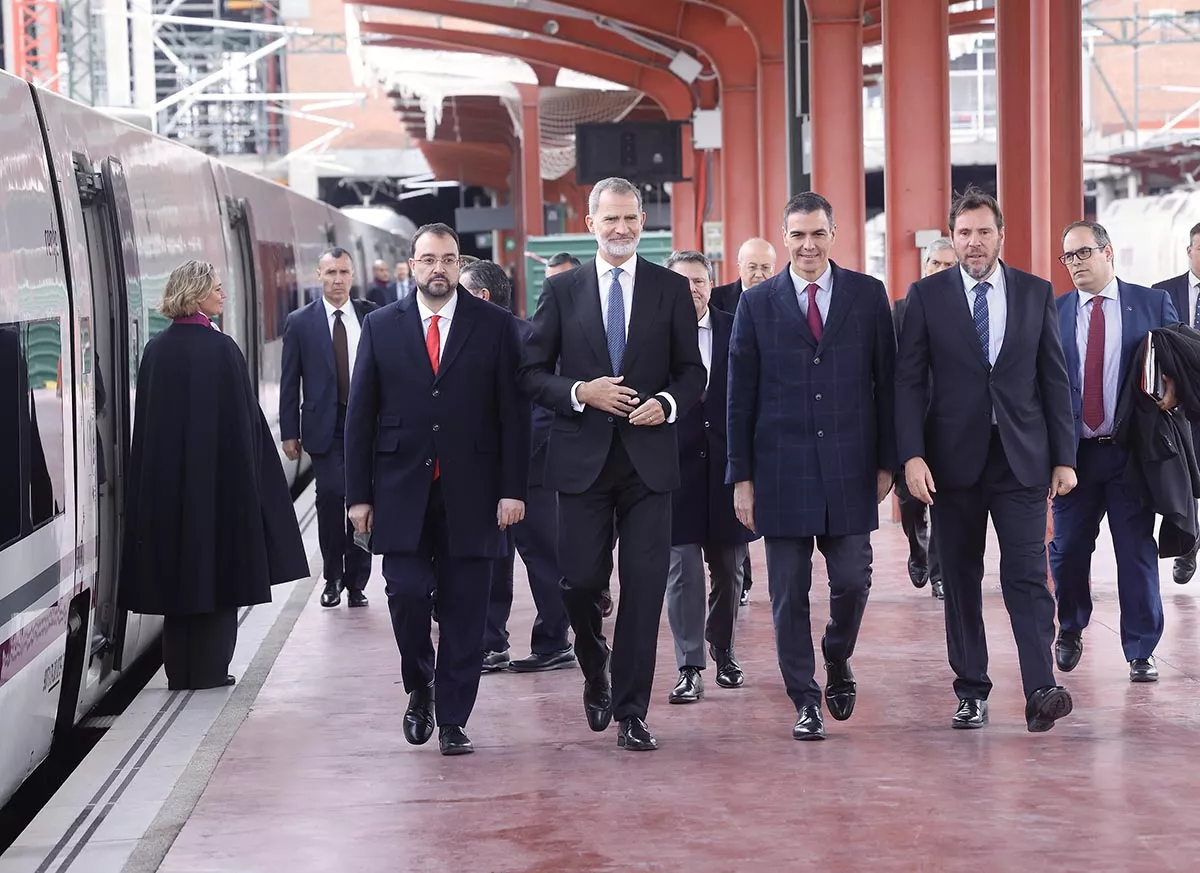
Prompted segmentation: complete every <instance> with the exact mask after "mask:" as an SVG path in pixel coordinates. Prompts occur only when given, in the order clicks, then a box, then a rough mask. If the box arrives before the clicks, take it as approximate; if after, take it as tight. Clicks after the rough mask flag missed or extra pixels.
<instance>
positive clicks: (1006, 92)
mask: <svg viewBox="0 0 1200 873" xmlns="http://www.w3.org/2000/svg"><path fill="white" fill-rule="evenodd" d="M1036 2H1037V0H1004V2H1003V3H997V4H996V87H997V117H998V126H999V133H998V143H997V149H996V151H997V161H996V164H997V166H996V175H997V178H998V188H999V200H1000V208H1001V209H1002V210H1004V215H1005V219H1006V226H1005V230H1004V251H1003V253H1002V254H1003V257H1004V259H1005V260H1006V261H1007V262H1008V263H1010V264H1012V265H1013V266H1014V267H1017V268H1018V269H1022V270H1028V269H1030V267H1031V266H1032V260H1033V253H1032V244H1033V230H1032V228H1031V227H1030V222H1031V220H1032V214H1033V208H1032V195H1031V191H1032V188H1033V167H1032V166H1031V159H1032V152H1031V148H1030V137H1031V134H1032V131H1031V113H1030V106H1029V104H1030V96H1031V93H1032V86H1031V69H1030V61H1031V46H1030V38H1031V11H1032V10H1031V7H1032V6H1033V5H1034V4H1035V3H1036Z"/></svg>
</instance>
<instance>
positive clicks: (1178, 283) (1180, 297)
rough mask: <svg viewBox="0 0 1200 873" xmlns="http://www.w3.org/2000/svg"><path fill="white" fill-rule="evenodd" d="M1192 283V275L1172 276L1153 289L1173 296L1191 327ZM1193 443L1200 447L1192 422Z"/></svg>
mask: <svg viewBox="0 0 1200 873" xmlns="http://www.w3.org/2000/svg"><path fill="white" fill-rule="evenodd" d="M1190 282H1191V273H1190V272H1188V273H1184V274H1183V275H1181V276H1172V277H1171V278H1170V279H1164V280H1163V281H1161V282H1156V283H1155V284H1154V285H1153V287H1154V288H1157V289H1159V290H1161V291H1166V292H1167V293H1168V294H1170V295H1171V304H1172V305H1173V306H1174V307H1175V315H1176V316H1178V318H1179V321H1181V322H1182V323H1183V324H1186V325H1188V326H1189V327H1190V326H1191V324H1192V319H1193V318H1194V316H1195V314H1196V313H1194V312H1192V311H1191V301H1190V299H1189V298H1190V297H1191V295H1190V294H1189V293H1188V291H1189V288H1188V285H1189V283H1190ZM1192 442H1193V443H1194V444H1196V445H1200V424H1198V423H1196V422H1192Z"/></svg>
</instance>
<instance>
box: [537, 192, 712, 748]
mask: <svg viewBox="0 0 1200 873" xmlns="http://www.w3.org/2000/svg"><path fill="white" fill-rule="evenodd" d="M645 220H646V216H645V213H644V212H643V211H642V198H641V193H640V192H639V191H638V189H637V188H636V187H635V186H634V185H632V184H630V183H629V182H628V181H626V180H625V179H618V178H610V179H604V180H601V181H600V182H597V183H596V185H595V186H594V187H593V188H592V192H591V196H590V197H589V199H588V217H587V224H588V228H589V229H590V230H591V231H592V232H593V233H594V234H595V235H596V242H597V243H598V245H599V251H598V254H597V258H596V260H595V261H592V262H589V263H586V264H584V265H583V266H581V267H578V268H576V269H574V270H571V271H570V272H567V273H564V274H563V275H561V276H552V277H551V278H549V279H547V280H546V284H545V286H544V287H543V289H542V295H541V297H540V298H539V300H538V305H537V312H536V313H535V314H534V316H533V335H532V336H531V337H530V339H529V342H528V343H527V344H526V346H525V353H524V357H523V361H522V365H521V381H522V385H523V386H524V387H525V390H526V391H527V392H528V393H529V394H530V395H531V396H532V398H533V401H534V402H535V403H539V404H541V405H542V406H545V407H548V408H550V409H553V410H554V412H555V419H554V424H553V426H552V428H551V433H550V444H549V446H548V447H547V452H546V486H547V487H549V488H551V489H553V490H556V491H558V494H559V497H558V530H559V539H558V545H559V548H558V556H559V570H560V571H561V572H562V575H563V581H562V585H563V599H564V602H565V603H566V606H567V615H568V616H570V619H571V627H572V628H573V629H574V631H575V655H576V657H577V658H578V659H579V666H580V668H581V669H582V671H583V676H584V692H583V699H584V709H585V712H586V714H587V719H588V724H589V726H590V727H591V728H592V730H595V731H602V730H604V729H605V728H607V727H608V724H609V722H610V721H611V720H612V718H613V717H614V716H615V717H616V718H617V720H618V721H620V723H621V729H620V733H619V735H618V737H617V745H618V746H620V747H621V748H625V749H629V750H632V751H647V750H650V749H654V748H656V747H657V740H656V739H655V738H654V735H653V734H651V733H650V730H649V729H648V728H647V727H646V722H645V718H646V711H647V709H648V707H649V705H650V691H651V687H652V685H653V682H654V661H655V649H656V647H657V642H658V625H659V619H660V618H661V616H662V604H663V594H664V592H665V590H666V585H667V569H668V565H669V562H670V551H671V549H670V536H671V491H673V490H674V489H676V488H678V487H679V448H678V445H677V443H676V439H675V429H674V428H673V427H671V424H672V423H674V422H675V421H677V420H678V418H679V417H680V416H681V415H685V414H686V413H687V411H688V410H689V409H691V407H692V406H693V405H695V403H696V401H697V400H699V399H700V392H701V391H702V390H703V388H704V381H705V371H704V363H703V362H702V361H701V359H700V347H699V344H698V340H697V329H696V312H695V309H694V308H693V307H692V301H691V294H690V293H689V291H688V283H687V280H686V279H684V278H683V277H682V276H680V275H679V274H678V273H672V272H671V271H670V270H667V269H664V268H663V267H660V266H657V265H655V264H652V263H650V262H649V261H647V260H645V259H643V258H639V257H637V254H636V253H637V244H638V240H639V239H640V237H641V234H642V226H643V224H644V223H645ZM556 364H558V365H559V367H558V371H557V372H556ZM614 519H615V522H616V532H617V534H618V535H619V537H620V581H621V598H620V605H619V606H618V608H617V625H616V626H617V631H616V633H617V637H618V639H616V640H615V641H614V648H613V650H612V659H611V661H612V668H611V673H612V678H611V683H610V679H609V649H608V645H607V643H606V641H605V639H604V636H603V632H602V623H601V622H602V619H601V597H602V592H603V591H604V588H605V587H606V586H607V584H608V580H609V576H610V575H611V574H612V553H613V522H614Z"/></svg>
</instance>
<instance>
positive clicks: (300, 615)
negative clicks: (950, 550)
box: [0, 522, 1200, 873]
mask: <svg viewBox="0 0 1200 873" xmlns="http://www.w3.org/2000/svg"><path fill="white" fill-rule="evenodd" d="M306 536H307V537H309V539H310V543H309V544H310V545H311V546H313V547H314V548H315V544H313V543H311V539H312V538H313V537H314V536H315V526H313V530H311V531H308V532H306ZM1106 537H1107V531H1104V532H1102V537H1101V542H1100V545H1099V547H1098V550H1097V554H1096V560H1095V568H1094V576H1095V587H1096V588H1097V602H1096V610H1095V614H1094V616H1093V620H1092V625H1091V627H1090V629H1089V631H1088V632H1087V634H1086V636H1085V639H1086V643H1087V650H1086V652H1085V655H1084V658H1083V661H1082V663H1081V664H1080V666H1079V667H1078V668H1077V669H1076V670H1075V671H1074V672H1073V673H1071V674H1069V675H1067V676H1066V677H1064V678H1063V680H1062V681H1064V684H1066V685H1067V687H1068V688H1070V690H1071V692H1072V694H1073V695H1074V699H1075V711H1074V713H1073V714H1072V715H1071V716H1070V717H1069V718H1067V719H1065V720H1063V721H1061V722H1059V723H1058V725H1057V726H1056V727H1055V729H1054V730H1053V731H1051V732H1050V733H1048V734H1030V733H1028V732H1027V731H1026V730H1025V723H1024V717H1023V700H1022V696H1021V690H1020V682H1019V678H1018V675H1017V661H1016V653H1015V647H1014V645H1013V642H1012V636H1011V632H1010V629H1009V626H1008V619H1007V615H1006V613H1005V612H1004V606H1003V602H1002V599H1001V595H1000V591H999V585H998V575H997V574H998V566H997V560H996V551H995V546H994V543H993V544H992V546H991V547H990V549H989V559H990V560H989V564H988V572H987V576H986V577H985V580H984V589H985V607H984V608H985V615H986V621H987V626H988V631H989V645H990V649H991V653H992V657H991V675H992V678H993V680H994V682H995V689H994V691H993V694H992V698H991V724H990V726H989V727H987V728H986V729H984V730H980V731H954V730H951V729H950V727H949V724H950V717H951V715H952V714H953V712H954V708H955V700H954V695H953V692H952V690H951V678H952V677H951V672H950V669H949V667H948V665H947V663H946V650H945V638H944V627H943V618H942V604H941V602H939V601H937V600H934V599H933V598H932V597H930V595H929V591H928V588H925V589H922V590H916V589H914V588H913V587H912V585H911V584H910V583H909V581H908V576H907V572H906V570H905V557H906V546H905V541H904V538H903V535H902V533H901V531H900V529H899V526H898V525H894V524H891V523H890V522H885V523H884V524H883V526H882V529H881V530H880V531H879V532H878V534H877V535H876V536H875V538H874V544H875V577H874V585H873V588H872V591H871V600H870V603H869V605H868V608H867V613H866V619H865V623H864V626H863V630H862V634H861V637H860V642H859V647H858V650H857V651H856V654H855V657H854V660H853V666H854V670H855V673H856V677H857V679H858V683H859V698H858V705H857V709H856V711H855V713H854V716H853V718H852V719H851V720H850V721H848V722H844V723H842V722H834V721H832V720H831V719H829V720H827V723H826V728H827V731H828V736H829V739H828V740H827V741H826V742H823V743H797V742H795V741H794V740H792V739H791V735H790V731H791V726H792V722H793V720H794V710H793V709H792V707H791V704H790V702H789V701H788V699H787V696H786V694H785V693H784V689H783V683H782V680H781V678H780V675H779V670H778V667H777V665H776V662H775V652H774V642H773V632H772V626H771V617H770V607H769V603H768V601H767V597H766V585H765V578H766V572H765V566H764V555H763V550H762V545H761V543H759V544H755V545H754V547H753V551H752V556H753V560H754V563H755V571H756V574H755V579H756V585H755V589H754V591H753V593H752V601H751V603H750V605H749V606H748V607H745V608H744V609H743V611H742V614H741V616H740V617H739V620H738V642H737V648H738V653H739V656H740V660H741V662H742V664H743V667H744V668H745V671H746V677H747V679H746V685H745V687H743V688H741V689H735V690H727V689H722V688H718V687H717V686H716V684H715V682H714V681H711V675H712V672H711V670H709V671H708V676H707V677H706V679H708V680H709V681H707V682H706V696H705V698H704V699H703V700H702V701H701V702H699V703H696V704H692V705H686V706H671V705H668V704H667V700H666V698H667V694H668V692H669V691H670V689H671V687H672V685H673V683H674V679H675V676H676V672H675V668H674V658H673V656H672V650H671V637H670V632H669V629H668V628H667V625H666V617H665V615H664V617H663V628H662V633H661V634H660V638H659V655H658V670H657V675H656V682H655V692H654V700H653V703H652V705H651V710H650V715H649V719H648V721H649V724H650V726H651V727H652V729H653V730H654V731H655V733H656V734H657V736H658V738H659V742H660V748H659V749H658V751H656V752H655V753H653V754H642V755H632V754H627V753H626V752H624V751H622V750H619V749H618V748H617V745H616V728H615V726H614V727H610V729H609V730H608V731H607V732H605V733H603V734H594V733H592V732H591V731H589V730H588V728H587V725H586V722H585V720H584V716H583V707H582V702H581V686H582V682H581V680H580V677H579V674H578V671H577V670H561V671H555V672H550V673H543V674H533V675H528V674H527V675H521V674H511V673H500V674H493V675H485V676H484V677H483V679H482V682H481V688H480V693H479V700H478V704H477V706H476V709H475V712H474V715H473V716H472V719H471V723H470V725H469V726H468V729H469V732H470V735H471V738H472V740H473V741H474V743H475V747H476V754H474V755H469V756H465V757H460V758H444V757H442V756H441V755H439V754H438V749H437V743H436V742H431V743H429V744H428V745H426V746H423V747H412V746H409V745H407V744H406V743H405V741H404V738H403V734H402V731H401V717H402V714H403V711H404V707H405V705H406V697H405V695H404V692H403V689H402V687H401V685H400V678H399V662H398V656H397V654H396V651H395V646H394V642H393V640H392V633H391V627H390V624H389V620H388V614H387V610H386V604H385V598H384V595H383V586H382V579H381V577H380V576H379V573H378V569H379V562H378V559H377V560H376V574H375V576H374V577H373V578H372V581H371V584H370V585H369V586H368V589H367V594H368V596H369V597H371V605H370V607H369V608H367V609H359V610H353V611H350V610H347V609H346V607H345V606H344V605H343V606H342V607H339V608H337V609H322V608H321V607H320V605H319V603H318V598H319V593H320V587H319V586H318V585H317V584H316V580H315V579H309V580H307V581H304V582H301V583H295V584H293V585H290V586H282V587H280V588H278V589H276V592H275V593H276V598H275V601H274V602H273V603H272V604H269V605H265V606H261V607H255V608H253V609H252V610H250V611H249V613H247V614H246V615H245V616H244V617H243V625H242V631H241V635H240V638H239V642H238V653H237V657H236V659H235V662H234V672H235V674H236V675H237V676H238V684H237V685H236V686H235V687H233V688H230V689H220V690H213V691H205V692H190V693H187V692H169V691H167V690H166V685H165V679H164V678H163V676H162V674H161V672H160V674H159V675H158V676H157V677H156V678H155V679H154V680H153V681H152V682H151V683H150V685H148V686H147V687H146V689H145V690H144V691H143V692H142V693H141V695H140V696H139V697H138V699H137V700H136V701H135V703H134V704H133V705H132V706H131V707H130V708H129V709H128V710H127V711H126V712H125V713H124V714H123V715H121V716H120V717H119V718H118V719H117V721H116V722H115V723H114V724H113V725H112V727H111V729H110V731H109V733H108V734H107V735H106V737H105V738H104V740H103V741H102V742H101V743H100V744H99V745H98V746H97V747H96V749H95V750H93V752H92V754H91V755H89V757H88V759H87V760H86V761H85V762H84V764H83V765H82V766H81V767H80V768H79V769H78V770H77V771H76V772H75V773H74V774H73V775H72V777H71V778H70V780H69V781H68V782H67V783H66V784H65V785H64V786H63V788H62V790H61V791H60V792H59V793H58V795H56V796H55V798H54V799H53V801H52V802H51V803H50V804H49V805H48V806H47V807H46V808H45V809H43V811H42V812H41V814H40V815H39V816H38V817H37V819H36V820H35V821H34V822H33V823H32V824H31V825H30V827H29V828H27V829H26V831H25V832H24V833H23V834H22V836H21V837H20V839H19V840H18V841H17V842H16V843H15V844H14V845H13V846H12V847H11V848H10V849H9V850H8V852H6V853H5V854H4V855H3V857H0V873H34V871H36V873H52V871H72V873H76V871H82V873H117V871H125V873H150V871H161V873H213V871H221V873H342V871H347V873H349V871H353V873H375V871H381V873H382V871H388V873H390V871H394V870H406V871H417V873H435V871H436V873H441V871H454V873H458V871H473V873H483V871H488V873H517V871H522V873H574V871H597V873H598V871H631V870H642V871H664V873H666V871H672V873H673V871H695V873H708V871H714V873H715V871H729V870H737V871H784V870H797V869H819V870H836V871H854V870H871V871H917V870H920V871H943V870H944V871H961V870H977V871H1014V870H1024V869H1029V870H1035V869H1036V870H1061V871H1085V870H1086V871H1089V873H1100V871H1123V873H1133V871H1170V870H1181V871H1182V870H1194V869H1195V866H1196V861H1197V858H1200V815H1198V814H1197V809H1198V807H1200V784H1198V781H1197V779H1196V777H1195V762H1196V761H1197V760H1198V759H1200V693H1198V691H1200V686H1198V684H1197V676H1198V675H1200V627H1198V625H1200V601H1198V598H1197V591H1200V587H1198V586H1200V580H1197V581H1195V582H1193V583H1191V584H1190V585H1187V586H1178V585H1175V584H1174V583H1173V582H1172V581H1171V575H1170V562H1166V561H1164V562H1163V563H1162V579H1163V580H1164V581H1163V594H1164V606H1165V610H1166V623H1167V629H1166V636H1165V637H1164V639H1163V642H1162V644H1161V646H1160V647H1159V651H1158V664H1159V669H1160V671H1161V679H1160V681H1159V682H1158V683H1156V684H1145V685H1134V684H1131V683H1130V682H1129V680H1128V670H1127V667H1126V665H1125V662H1124V660H1123V658H1122V655H1121V649H1120V643H1119V636H1118V631H1117V601H1116V592H1115V562H1114V559H1113V555H1112V551H1111V545H1110V544H1108V543H1106V542H1105V538H1106ZM314 566H315V564H314ZM517 573H518V577H517V582H516V589H517V597H516V602H515V603H514V610H513V617H512V621H511V622H510V631H511V635H512V646H513V654H514V656H515V657H520V656H523V655H524V654H525V653H526V646H527V641H528V633H529V628H530V625H531V623H532V619H533V605H532V601H531V599H530V597H529V593H528V587H527V586H526V584H525V580H524V577H523V575H522V573H523V569H522V567H521V564H520V562H519V561H518V563H517ZM814 576H815V579H817V580H819V579H822V578H823V567H820V566H819V567H818V570H817V571H816V573H815V574H814ZM824 590H825V589H824V585H822V584H816V585H814V592H823V591H824ZM614 594H616V595H617V596H619V589H618V588H617V586H616V585H615V584H614ZM814 601H815V602H814V609H813V611H814V621H823V620H824V615H825V614H827V613H826V612H825V611H824V608H823V606H822V605H821V601H820V597H819V596H816V597H814ZM608 625H609V629H610V630H611V621H610V622H609V623H608Z"/></svg>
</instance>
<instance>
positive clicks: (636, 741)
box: [617, 716, 658, 752]
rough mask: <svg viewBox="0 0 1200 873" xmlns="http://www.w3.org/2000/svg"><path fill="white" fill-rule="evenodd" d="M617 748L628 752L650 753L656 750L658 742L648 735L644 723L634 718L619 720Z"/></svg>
mask: <svg viewBox="0 0 1200 873" xmlns="http://www.w3.org/2000/svg"><path fill="white" fill-rule="evenodd" d="M617 748H618V749H625V750H626V751H628V752H651V751H653V750H655V749H657V748H658V740H656V739H654V734H652V733H650V728H648V727H646V723H645V722H644V721H642V720H641V719H640V718H637V717H636V716H631V717H630V718H623V719H621V730H620V731H618V732H617Z"/></svg>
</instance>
